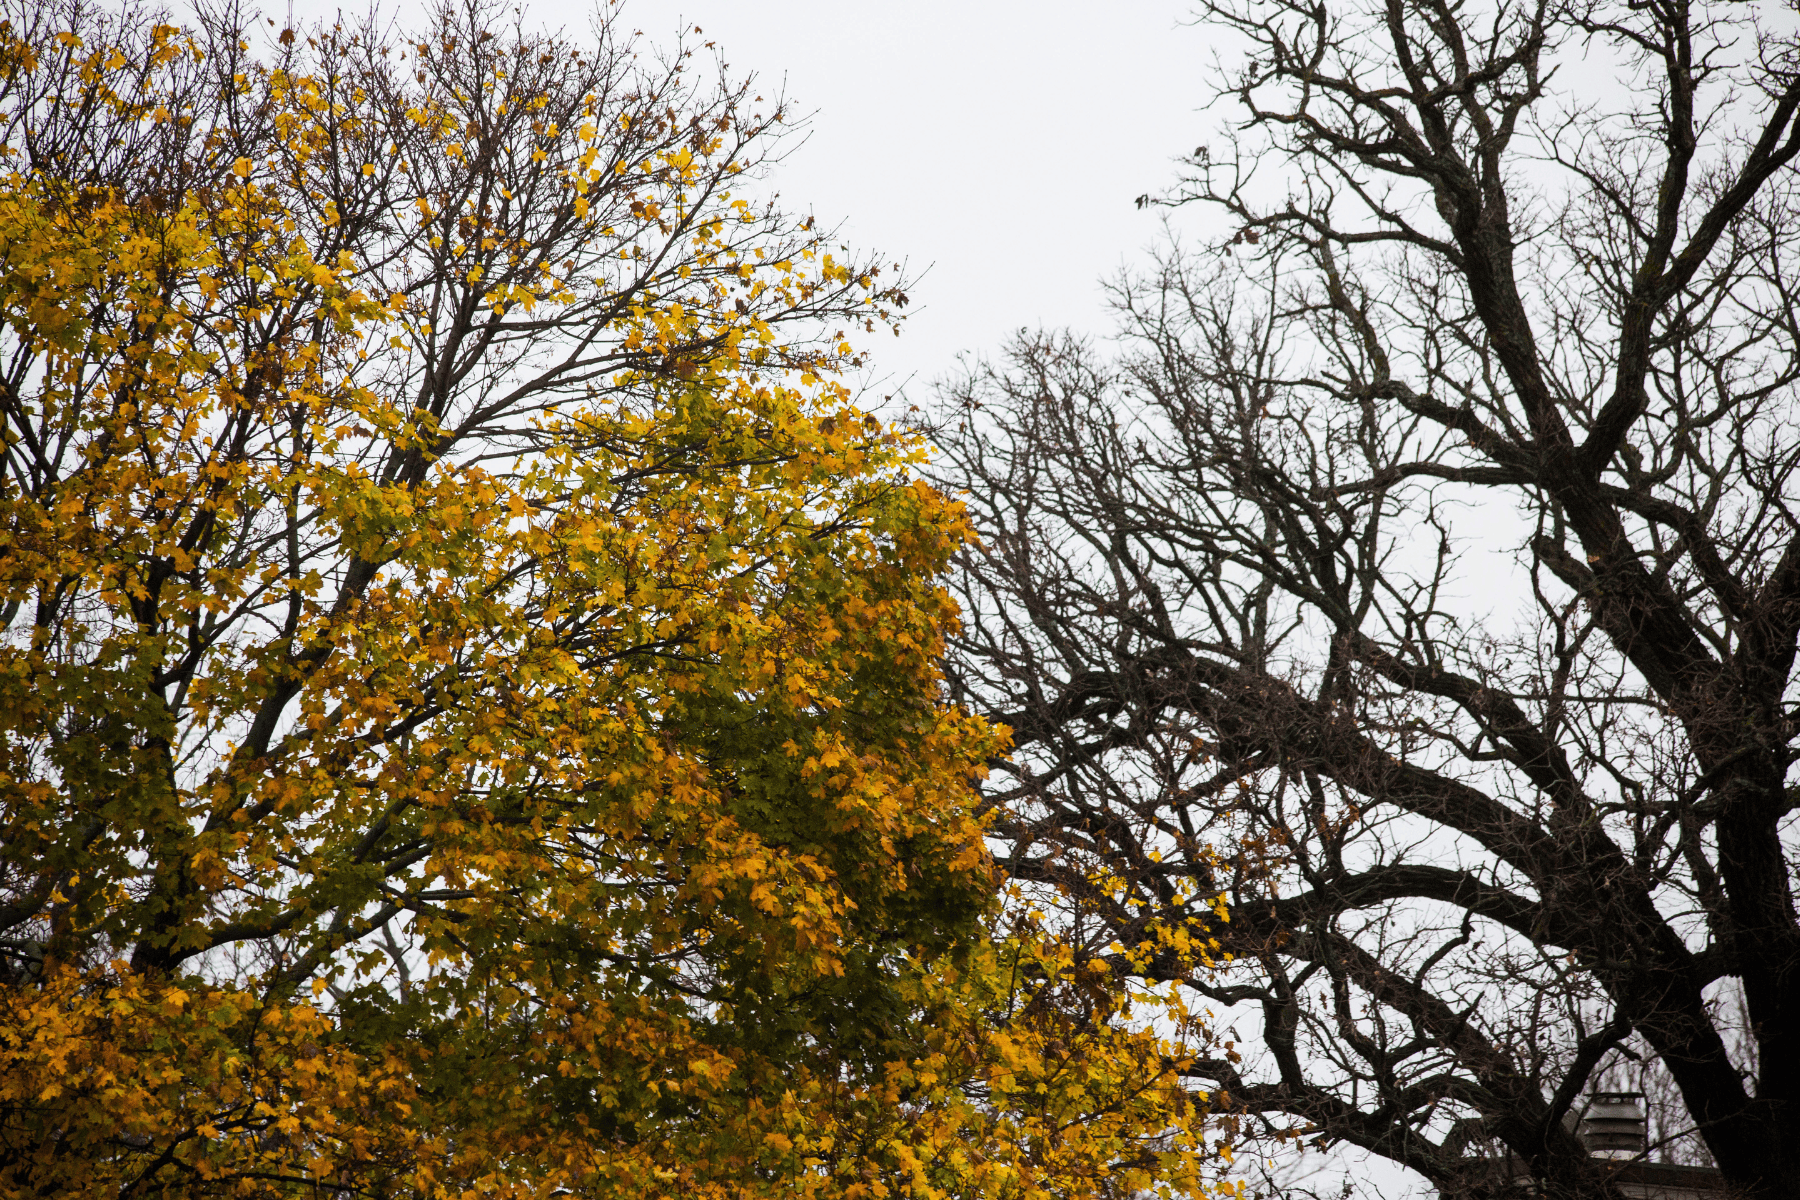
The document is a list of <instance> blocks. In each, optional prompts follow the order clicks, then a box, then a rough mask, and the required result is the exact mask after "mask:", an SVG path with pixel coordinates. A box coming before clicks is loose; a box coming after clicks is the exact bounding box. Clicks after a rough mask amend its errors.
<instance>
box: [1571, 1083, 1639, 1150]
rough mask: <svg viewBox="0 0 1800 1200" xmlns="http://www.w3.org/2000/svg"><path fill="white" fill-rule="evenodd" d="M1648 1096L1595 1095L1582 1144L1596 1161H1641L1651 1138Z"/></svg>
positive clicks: (1584, 1117) (1584, 1120)
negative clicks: (1620, 1159) (1646, 1108)
mask: <svg viewBox="0 0 1800 1200" xmlns="http://www.w3.org/2000/svg"><path fill="white" fill-rule="evenodd" d="M1647 1124H1648V1123H1647V1121H1646V1120H1645V1117H1644V1093H1642V1092H1595V1093H1594V1094H1593V1096H1592V1097H1591V1098H1590V1099H1589V1101H1588V1107H1587V1112H1586V1113H1584V1114H1583V1115H1582V1118H1581V1128H1580V1131H1579V1132H1580V1135H1581V1141H1582V1144H1583V1145H1585V1146H1586V1147H1587V1151H1588V1153H1589V1154H1591V1155H1593V1156H1594V1157H1595V1158H1637V1157H1638V1156H1639V1155H1641V1154H1643V1153H1644V1146H1645V1141H1646V1136H1647Z"/></svg>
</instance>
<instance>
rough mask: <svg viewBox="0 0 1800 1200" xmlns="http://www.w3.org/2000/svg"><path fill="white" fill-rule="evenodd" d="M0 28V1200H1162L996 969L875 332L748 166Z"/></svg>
mask: <svg viewBox="0 0 1800 1200" xmlns="http://www.w3.org/2000/svg"><path fill="white" fill-rule="evenodd" d="M6 15H7V17H8V19H7V20H6V21H5V22H4V23H3V24H0V114H3V115H0V128H3V130H4V132H3V133H0V153H3V154H4V156H5V157H6V159H7V164H6V166H7V172H8V173H7V175H6V177H5V178H4V180H0V318H3V320H4V334H0V337H3V338H4V345H5V359H4V362H5V375H4V383H3V386H0V413H3V414H4V416H3V421H4V425H3V426H0V430H3V438H4V441H3V443H0V613H3V615H4V620H3V621H0V627H3V628H4V637H3V640H0V831H3V832H0V846H3V850H0V1189H3V1190H5V1192H6V1193H7V1194H8V1195H111V1196H132V1195H142V1194H148V1193H154V1194H158V1195H165V1196H198V1195H212V1194H217V1195H225V1194H230V1195H246V1194H257V1195H271V1196H274V1195H281V1196H288V1195H301V1194H306V1195H316V1194H320V1193H321V1192H323V1193H329V1194H333V1195H344V1194H352V1193H354V1194H367V1195H374V1196H398V1195H419V1196H440V1195H451V1194H454V1195H462V1196H466V1195H475V1194H497V1195H500V1194H504V1195H521V1196H524V1195H530V1196H543V1195H549V1194H568V1193H569V1192H575V1193H578V1194H584V1195H630V1196H641V1195H673V1194H680V1195H683V1196H724V1195H730V1196H733V1197H738V1196H751V1195H763V1194H768V1195H774V1194H780V1195H791V1194H802V1195H810V1194H815V1193H819V1194H842V1195H845V1196H851V1197H854V1196H863V1195H866V1196H879V1195H883V1194H888V1193H889V1192H891V1191H892V1190H895V1189H904V1190H907V1191H909V1192H913V1193H916V1194H959V1195H1002V1194H1004V1195H1015V1194H1045V1191H1046V1189H1054V1190H1057V1191H1059V1192H1060V1193H1063V1194H1091V1193H1092V1192H1094V1191H1095V1190H1096V1189H1100V1188H1104V1187H1106V1186H1111V1184H1110V1183H1109V1177H1110V1176H1112V1175H1114V1174H1117V1175H1118V1177H1119V1178H1120V1179H1121V1180H1123V1181H1125V1183H1126V1185H1128V1186H1140V1185H1142V1186H1150V1185H1152V1184H1154V1183H1156V1182H1158V1181H1163V1182H1167V1181H1177V1182H1180V1181H1190V1182H1191V1181H1193V1180H1194V1178H1195V1176H1194V1172H1195V1171H1196V1170H1197V1169H1198V1165H1199V1163H1200V1159H1201V1156H1202V1155H1203V1153H1204V1144H1203V1143H1202V1142H1201V1141H1200V1128H1201V1127H1200V1121H1199V1116H1200V1114H1199V1111H1198V1110H1197V1108H1196V1106H1194V1105H1193V1104H1192V1103H1190V1102H1189V1100H1188V1098H1187V1097H1185V1096H1184V1095H1183V1093H1182V1091H1181V1089H1180V1088H1179V1087H1177V1086H1175V1080H1174V1077H1173V1076H1172V1075H1171V1074H1170V1071H1169V1068H1168V1065H1167V1062H1166V1056H1167V1053H1168V1051H1169V1046H1168V1045H1167V1044H1166V1041H1165V1039H1163V1038H1161V1037H1150V1036H1147V1035H1143V1034H1136V1033H1132V1032H1130V1031H1129V1030H1128V1029H1125V1028H1121V1027H1116V1026H1115V1024H1114V1023H1111V1020H1110V1018H1111V1016H1112V1014H1114V1013H1117V1012H1119V1011H1120V1010H1121V1008H1122V1006H1124V1005H1127V1004H1129V1002H1130V998H1129V996H1127V995H1124V994H1123V993H1122V992H1120V990H1119V989H1118V988H1117V987H1115V986H1113V985H1112V984H1111V983H1110V982H1107V981H1104V980H1101V979H1100V978H1099V977H1097V976H1096V975H1094V974H1093V973H1092V972H1091V971H1089V972H1087V973H1085V974H1083V973H1082V972H1081V971H1079V970H1078V969H1077V964H1075V963H1073V961H1072V960H1071V959H1070V958H1069V956H1068V954H1067V953H1066V948H1065V947H1061V946H1060V945H1058V944H1057V943H1056V942H1054V941H1053V940H1052V939H1049V938H1048V937H1047V936H1045V935H1044V934H1042V932H1041V931H1035V930H1034V929H1033V928H1032V927H1031V926H1030V923H1029V922H1028V921H1026V922H1024V923H1014V924H1013V925H1010V926H1008V927H1006V928H1002V927H1001V925H1000V923H999V922H1000V916H1001V914H1000V913H999V910H998V908H997V904H998V901H997V897H996V894H995V888H994V883H993V878H992V873H991V864H990V860H989V859H988V857H987V854H986V852H985V849H984V846H983V840H982V839H983V831H982V828H981V826H980V824H979V822H978V820H977V819H976V817H975V814H974V812H973V806H972V804H973V793H972V791H971V783H972V781H973V780H974V778H975V777H976V776H977V775H978V774H979V773H980V772H981V771H982V770H983V769H984V763H985V762H986V761H987V760H988V759H990V758H992V757H993V756H995V755H996V754H998V753H999V752H1000V749H1001V746H1002V742H1001V740H1000V738H999V737H998V736H997V734H996V732H995V731H994V730H992V729H991V728H990V727H989V726H987V725H986V724H985V723H984V722H983V721H982V720H980V719H979V718H977V717H973V716H971V715H969V714H967V713H966V712H964V711H962V710H959V709H957V708H955V707H953V706H950V705H948V704H947V703H945V701H944V698H943V696H942V688H941V680H940V676H939V675H938V673H937V668H936V665H935V662H936V659H937V656H938V654H939V652H940V650H941V647H942V639H943V637H944V636H945V633H946V631H947V630H948V629H950V628H951V627H952V626H953V625H954V622H955V619H956V616H955V607H954V604H953V602H952V600H951V599H950V597H949V595H948V593H947V592H946V591H945V590H944V589H943V587H942V586H941V584H940V583H939V582H938V575H939V573H940V572H941V570H942V569H943V567H944V565H945V563H946V562H947V560H948V556H949V554H950V553H951V552H952V551H953V550H954V549H955V547H956V546H958V545H959V544H961V542H962V540H963V539H964V537H965V535H966V523H965V522H964V520H963V518H962V516H961V515H960V511H959V509H958V508H957V507H956V506H955V505H954V504H953V503H951V502H950V501H948V500H947V499H946V498H945V497H944V496H942V495H941V494H940V493H938V492H936V491H934V490H933V489H931V488H930V487H928V486H926V485H925V484H924V483H923V482H921V481H920V480H919V479H918V478H917V475H916V471H915V469H914V466H915V464H916V463H917V462H918V461H919V455H920V449H919V447H918V446H917V444H916V443H915V441H914V440H913V439H911V438H910V437H907V436H903V435H901V434H899V433H896V432H895V431H893V430H890V429H888V428H886V427H884V426H883V425H882V424H881V422H880V421H879V420H877V419H876V418H875V417H874V416H872V415H870V414H867V413H864V412H862V411H860V410H859V409H857V408H856V406H855V405H854V404H853V403H852V401H851V398H850V396H849V393H848V391H847V389H846V388H845V387H844V386H843V384H842V383H841V382H840V381H839V379H838V378H837V375H838V373H839V372H840V371H841V369H842V368H843V367H844V366H845V365H847V364H849V363H851V362H854V361H855V359H854V351H853V350H852V347H851V345H850V343H849V342H848V341H847V340H846V336H845V333H844V332H843V330H845V329H849V328H851V327H852V325H853V323H854V324H858V325H861V326H862V327H863V328H864V330H865V331H872V330H873V329H874V328H876V326H877V325H881V324H885V323H887V322H889V320H890V313H891V310H892V309H893V308H894V307H895V306H897V305H899V304H901V303H903V302H904V299H905V298H904V296H903V295H902V294H901V293H900V292H899V291H898V289H897V287H895V286H892V285H883V284H881V283H879V282H878V277H879V274H880V273H879V270H878V268H877V266H876V264H874V263H873V262H868V261H863V260H860V259H857V258H854V257H845V256H844V253H845V252H840V251H834V250H833V248H832V247H830V246H829V245H828V244H827V243H826V241H825V239H824V238H823V236H822V235H821V234H820V233H819V232H818V231H816V230H815V229H814V228H813V226H812V223H811V222H810V221H806V222H799V223H796V222H793V221H791V220H788V219H787V218H784V217H783V216H782V215H781V214H779V213H778V212H775V211H773V210H771V209H762V210H759V209H755V208H752V207H751V206H750V204H749V203H748V201H747V200H746V199H745V198H744V197H743V196H741V195H740V194H738V189H739V188H740V187H741V186H742V183H743V181H744V180H745V179H747V178H749V177H751V173H753V172H754V169H755V168H756V166H757V164H758V163H759V162H762V161H765V159H766V156H767V155H768V154H769V153H770V152H771V151H772V150H773V149H775V148H776V147H778V145H779V141H778V135H779V133H780V129H781V121H782V112H781V109H780V106H779V105H778V104H774V103H769V102H765V101H764V100H763V99H762V98H761V97H760V96H757V95H756V94H755V92H754V90H753V89H752V87H751V85H749V84H735V83H733V82H731V81H730V80H729V79H728V78H727V77H725V76H724V75H723V68H722V66H721V67H720V72H721V74H720V77H719V78H718V79H717V80H716V81H712V82H708V81H705V80H704V79H703V78H697V76H703V75H704V71H702V69H701V68H700V67H699V66H698V65H697V60H696V59H695V57H694V52H693V51H692V50H691V49H688V48H678V49H677V50H676V51H675V52H674V53H673V54H671V55H669V56H668V57H667V58H665V59H654V58H650V57H647V56H645V54H644V52H642V51H640V50H639V49H638V48H637V46H636V44H635V43H634V42H633V41H632V40H631V39H629V38H625V37H622V36H620V35H619V34H618V33H617V31H616V29H615V28H614V27H613V26H611V25H610V24H607V23H605V22H603V23H602V26H601V28H600V31H599V35H598V41H597V44H593V45H585V46H584V45H579V44H575V43H571V42H569V41H566V40H563V39H560V38H556V37H539V36H535V35H532V34H530V33H528V32H527V31H524V30H522V29H520V28H517V27H515V28H511V29H501V30H499V31H496V30H495V29H494V28H492V27H491V26H492V24H493V18H494V16H495V14H494V12H493V11H492V10H490V9H488V8H486V7H483V6H480V5H467V6H464V5H456V4H446V5H444V6H442V7H440V8H438V9H437V10H435V13H434V14H433V15H432V16H431V19H430V21H429V23H428V25H427V27H426V28H425V30H424V31H423V32H422V33H421V34H419V35H416V36H413V37H409V38H406V39H403V40H399V41H394V42H390V41H386V40H384V39H383V38H382V37H381V36H378V35H379V33H380V30H381V26H380V25H379V23H378V22H374V21H371V22H370V23H369V24H368V25H366V26H362V27H356V28H345V27H342V26H334V27H331V28H322V29H317V30H314V31H312V32H311V33H310V34H297V33H296V32H295V31H293V30H283V31H281V32H280V33H279V35H277V34H275V32H274V30H273V29H272V27H271V28H270V29H269V31H268V34H267V35H266V37H265V35H264V34H262V33H259V32H258V29H257V28H256V27H253V26H251V25H249V24H247V23H245V22H243V21H241V20H239V19H237V18H236V17H234V16H232V15H231V14H229V13H228V14H226V16H224V17H222V18H218V19H209V20H203V21H202V22H201V23H200V24H199V25H198V26H196V27H193V28H187V29H183V28H178V27H175V26H173V25H170V24H168V23H166V22H165V21H164V20H163V19H162V18H161V17H160V15H159V14H157V13H155V12H151V11H146V10H138V9H133V10H126V11H122V12H116V13H108V12H105V11H101V10H95V9H90V8H88V7H87V6H85V5H84V4H78V3H74V2H73V0H71V2H70V3H68V4H58V5H35V4H26V5H18V6H14V7H12V9H11V10H10V11H9V12H8V13H7V14H6ZM253 39H263V41H265V42H266V49H265V50H264V51H263V52H262V53H265V54H267V55H270V56H272V62H271V63H269V64H266V65H265V64H264V63H263V62H261V61H260V60H259V59H258V58H257V53H258V52H257V51H255V50H254V49H253V45H252V42H253ZM759 106H760V107H759ZM1184 1125H1186V1126H1191V1127H1192V1129H1193V1130H1194V1133H1193V1134H1192V1136H1190V1135H1189V1134H1188V1133H1187V1132H1185V1131H1184V1128H1183V1126H1184ZM1194 1186H1199V1185H1198V1184H1197V1183H1196V1184H1195V1185H1194Z"/></svg>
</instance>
